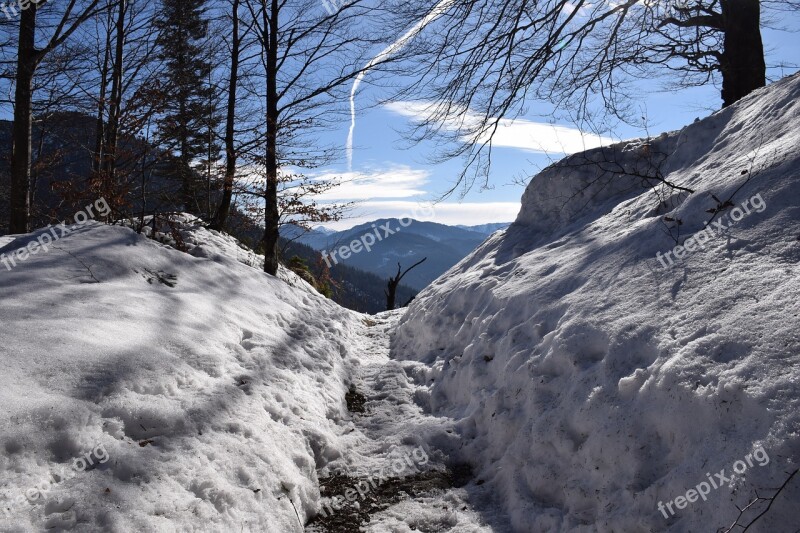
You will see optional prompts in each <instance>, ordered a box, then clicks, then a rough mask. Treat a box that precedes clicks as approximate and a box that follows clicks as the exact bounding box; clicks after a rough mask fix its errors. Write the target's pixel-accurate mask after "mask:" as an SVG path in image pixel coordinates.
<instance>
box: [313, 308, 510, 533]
mask: <svg viewBox="0 0 800 533" xmlns="http://www.w3.org/2000/svg"><path fill="white" fill-rule="evenodd" d="M401 314H402V312H397V313H387V314H382V315H379V316H378V317H374V318H373V319H367V320H366V321H365V324H364V328H363V330H362V332H361V335H360V338H359V339H358V341H357V344H356V345H354V346H352V347H351V350H352V351H353V352H354V353H355V354H357V355H358V359H359V360H360V361H361V366H360V367H357V368H356V369H355V371H354V382H353V388H351V392H353V391H355V392H356V394H350V395H348V405H349V407H350V409H351V411H359V410H360V407H361V405H362V404H363V408H362V409H361V410H363V411H364V412H363V413H358V412H355V413H353V416H352V419H351V420H350V421H349V422H348V423H347V424H346V425H344V426H343V427H342V436H341V438H342V441H343V443H344V448H345V449H346V451H345V453H344V457H342V458H340V459H338V460H337V461H335V462H333V463H331V464H329V465H328V466H326V467H325V468H324V469H323V470H322V471H321V472H320V480H321V484H322V487H323V496H324V497H325V498H324V500H323V510H324V513H323V514H324V515H325V516H326V517H325V518H323V519H322V520H317V521H316V522H315V523H312V524H311V525H310V526H309V527H308V528H307V529H306V531H308V532H315V533H317V532H340V531H341V532H344V531H349V532H352V531H357V530H358V529H357V528H358V527H359V526H360V527H361V528H362V530H363V531H367V532H376V533H377V532H398V533H400V532H409V531H430V532H434V531H436V532H438V531H454V532H492V531H504V530H505V529H506V528H505V527H502V526H498V524H499V523H500V520H499V519H498V517H493V516H491V512H487V510H486V509H483V508H484V507H486V508H491V507H494V508H495V509H496V508H497V506H496V505H491V503H489V502H491V497H490V495H489V494H486V489H485V488H484V487H483V486H482V483H481V482H480V481H479V480H476V479H473V478H472V474H471V472H470V469H469V467H468V466H467V465H459V464H446V462H445V460H444V458H445V455H444V454H443V453H442V450H451V451H452V450H456V449H457V448H458V447H459V441H458V437H457V436H456V431H455V430H454V429H453V427H452V423H451V421H449V420H447V419H443V418H439V417H434V416H431V415H429V414H426V413H425V412H424V409H423V407H421V405H420V404H422V405H424V404H425V403H426V402H425V398H426V395H427V388H426V387H424V386H423V384H424V383H427V382H428V381H430V379H431V378H430V376H429V375H428V373H427V372H428V370H427V367H424V366H423V365H420V364H419V363H416V362H407V361H393V360H391V359H390V358H389V343H390V334H391V332H392V331H393V330H394V328H395V326H396V324H397V322H398V320H399V318H400V316H401ZM362 395H363V396H362ZM364 400H365V402H364ZM448 455H450V456H452V455H453V454H452V453H449V454H448ZM348 491H349V495H350V500H355V501H354V502H352V503H348V502H347V499H346V495H347V494H348ZM337 497H338V498H337ZM336 501H338V502H340V504H339V506H340V507H341V509H340V510H336V509H335V506H334V505H333V503H334V502H336ZM326 504H327V507H326ZM476 507H480V508H481V510H478V509H476ZM489 523H491V524H492V525H491V526H490V525H489Z"/></svg>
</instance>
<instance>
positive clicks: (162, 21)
mask: <svg viewBox="0 0 800 533" xmlns="http://www.w3.org/2000/svg"><path fill="white" fill-rule="evenodd" d="M205 4H206V0H162V2H161V10H160V12H159V13H158V14H157V17H156V20H155V26H156V28H158V30H159V37H158V40H157V43H158V46H159V49H160V58H161V60H162V61H163V62H164V65H165V70H166V72H165V78H164V89H165V101H164V104H163V114H162V117H161V118H160V120H159V121H158V126H159V141H160V143H161V144H162V145H163V146H164V147H165V148H167V149H169V150H170V151H172V152H173V153H177V158H178V168H179V170H178V173H179V176H178V178H179V180H180V183H181V195H182V202H183V206H184V209H185V210H186V211H188V212H191V213H200V212H201V209H200V207H199V204H198V200H197V192H198V189H199V185H200V178H198V177H197V176H196V175H195V173H194V171H193V170H192V162H193V161H194V160H195V159H196V158H197V157H200V156H203V155H205V154H207V153H208V138H209V129H210V128H213V127H215V124H210V123H209V116H212V115H213V109H210V107H211V106H212V104H211V102H213V101H214V98H213V88H212V87H211V86H210V85H209V83H208V79H209V73H210V71H211V65H210V63H209V61H208V55H207V53H206V51H205V49H204V46H203V44H204V38H205V36H206V32H207V29H208V21H207V20H204V19H203V12H204V11H205V10H206V6H205Z"/></svg>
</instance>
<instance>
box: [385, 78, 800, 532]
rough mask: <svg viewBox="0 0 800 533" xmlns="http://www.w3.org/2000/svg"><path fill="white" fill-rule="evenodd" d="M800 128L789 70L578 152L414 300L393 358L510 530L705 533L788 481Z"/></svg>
mask: <svg viewBox="0 0 800 533" xmlns="http://www.w3.org/2000/svg"><path fill="white" fill-rule="evenodd" d="M798 124H800V76H794V77H792V78H789V79H786V80H783V81H781V82H779V83H776V84H774V85H772V86H771V87H769V88H767V89H764V90H761V91H758V92H756V93H754V94H752V95H751V96H750V97H748V98H746V99H744V100H743V101H741V102H740V103H738V104H737V105H735V106H733V107H731V108H728V109H725V110H723V111H720V112H718V113H716V114H714V115H712V116H711V117H709V118H707V119H705V120H701V121H698V122H696V123H694V124H692V125H690V126H688V127H686V128H684V129H683V130H681V131H679V132H673V133H670V134H665V135H662V136H661V137H659V138H658V139H653V140H650V141H647V142H645V141H639V142H635V143H623V144H620V145H617V146H614V147H610V148H605V149H597V150H592V151H589V152H586V153H584V154H576V155H575V156H571V157H570V158H567V159H566V160H564V161H563V162H561V163H559V164H557V165H554V166H552V167H550V168H548V169H546V170H545V171H543V172H542V173H541V174H540V175H539V176H537V177H535V178H534V179H533V180H532V182H531V184H530V186H529V187H528V190H527V191H526V193H525V196H524V198H523V203H522V210H521V212H520V214H519V217H518V219H517V221H516V222H515V224H514V225H512V226H511V227H510V228H509V229H508V230H507V231H506V232H504V233H499V234H495V235H494V236H492V237H491V238H490V239H489V240H488V241H487V242H486V243H484V244H483V245H482V246H481V247H480V248H479V249H478V250H477V251H476V252H475V253H473V254H472V255H471V256H470V257H468V258H466V259H465V260H464V261H462V262H461V263H460V264H459V265H457V266H456V267H454V268H453V269H452V270H451V271H449V272H448V273H447V274H445V275H444V276H443V277H442V278H440V279H439V280H437V281H436V282H435V283H434V284H433V285H432V286H431V287H429V288H428V289H427V290H426V291H424V292H423V294H421V295H420V296H419V297H418V298H417V299H416V300H415V302H414V303H413V305H412V307H411V308H410V310H409V311H408V313H407V314H406V316H405V317H404V319H403V322H402V323H401V325H400V327H399V329H398V332H397V335H396V338H395V339H394V343H393V354H394V355H395V356H397V357H399V358H401V359H413V360H417V361H422V362H425V363H426V364H427V365H428V366H429V372H430V377H431V379H432V380H433V384H432V385H431V394H430V400H429V403H430V405H429V407H430V409H432V410H433V411H434V412H436V413H439V414H440V415H442V416H448V417H452V418H455V419H458V420H459V423H458V428H459V430H460V433H461V436H462V438H463V440H464V446H463V448H462V453H463V455H464V458H466V459H467V460H469V461H471V462H473V463H474V464H475V466H476V475H477V476H479V477H481V478H483V479H486V480H487V481H488V482H490V483H492V484H493V485H494V486H495V487H496V489H497V490H498V491H499V493H500V497H501V499H503V500H504V501H505V502H506V506H507V511H508V513H509V514H510V516H511V519H512V521H513V523H514V527H515V529H516V530H518V531H526V532H527V531H586V532H590V531H607V532H611V531H616V532H620V531H624V532H626V533H628V532H649V531H715V530H716V528H718V527H721V526H726V527H727V526H729V525H731V524H732V523H733V522H734V521H735V520H736V518H737V515H738V511H737V509H736V507H735V505H739V506H740V507H742V506H744V505H745V504H747V503H748V502H749V501H750V500H751V499H752V498H753V497H754V490H755V489H766V488H774V487H778V486H780V485H781V484H782V483H783V482H784V481H785V480H786V479H787V477H788V473H790V472H791V471H793V470H795V469H796V468H797V467H798V463H800V433H799V432H800V409H799V408H800V333H799V332H798V325H799V324H800V321H799V320H798V312H800V303H798V300H799V297H800V277H799V276H798V273H799V272H798V259H800V242H798V240H799V239H800V237H799V235H800V227H798V222H799V221H800V207H798V205H797V198H798V197H800V179H798V171H800V159H799V158H798V154H797V146H798V141H799V140H800V130H798ZM587 163H594V164H587ZM656 171H658V172H656ZM642 175H649V176H656V177H658V178H660V179H663V180H666V181H668V182H670V183H672V184H674V185H678V186H680V187H685V188H688V189H692V190H694V193H692V194H687V193H682V192H681V191H680V190H675V189H670V188H666V187H662V186H659V187H656V188H649V189H645V188H643V187H642V178H641V176H642ZM729 198H730V204H728V203H727V200H728V199H729ZM759 198H760V199H761V200H763V201H759ZM720 208H722V209H721V211H720V212H719V213H717V214H716V215H714V214H713V213H712V212H710V211H715V210H717V209H720ZM734 208H736V209H734ZM746 211H747V212H746ZM712 216H714V217H715V218H714V221H713V222H712V224H711V227H713V228H715V229H714V230H711V231H713V233H712V232H711V231H707V230H706V229H705V228H706V226H705V223H706V222H708V221H709V220H710V219H711V218H712ZM735 218H738V219H740V220H739V221H738V222H734V220H733V219H735ZM715 224H716V225H715ZM719 224H723V226H724V228H722V229H720V228H719ZM698 232H702V233H703V234H704V235H705V236H704V237H700V236H698V237H694V238H693V239H692V241H690V242H688V243H686V244H687V245H689V246H690V248H691V249H692V250H693V251H691V252H685V251H684V252H682V251H681V250H677V255H679V256H681V257H682V259H676V257H675V255H676V251H675V250H674V248H675V247H676V244H677V243H676V240H675V239H678V241H679V242H681V243H684V239H686V238H687V237H688V236H691V235H695V234H698V235H699V233H698ZM693 243H694V244H693ZM698 243H702V247H700V246H699V244H698ZM668 252H669V253H671V255H666V256H665V254H666V253H668ZM657 254H659V255H658V258H657ZM671 262H672V264H670V263H671ZM664 265H666V266H667V268H665V266H664ZM762 447H763V454H762V453H761V452H756V455H753V450H754V449H757V450H760V449H761V448H762ZM765 456H766V458H767V460H768V462H767V463H766V464H764V465H763V466H762V463H764V457H765ZM748 457H749V458H748ZM759 457H761V460H760V461H759V460H758V458H759ZM737 461H740V462H739V463H737ZM748 463H749V464H748ZM742 464H745V465H746V468H744V469H743V468H742V466H741V465H742ZM734 468H736V469H737V470H739V471H743V473H740V474H737V475H736V476H735V478H734V479H733V480H732V481H730V483H728V482H727V479H726V485H725V486H723V487H721V488H711V489H710V490H708V493H707V494H703V498H700V497H699V494H698V493H697V490H695V492H694V494H691V493H690V492H688V491H690V490H691V489H696V488H697V487H701V488H700V489H699V490H701V491H702V492H706V490H705V486H702V485H700V484H701V483H706V484H709V483H708V482H709V481H712V480H713V481H715V482H716V479H717V478H716V473H719V472H720V471H721V470H723V469H724V470H725V473H724V477H725V478H729V477H730V474H731V473H733V470H734ZM709 476H710V477H711V480H709ZM772 493H774V491H772V492H770V491H768V490H759V494H761V495H770V494H772ZM687 497H688V498H689V499H690V500H696V501H687ZM799 501H800V475H798V477H796V478H795V479H794V482H793V483H792V484H790V485H789V486H788V487H787V488H786V490H785V491H784V492H783V493H782V494H781V495H780V497H779V498H778V499H777V500H776V502H775V504H774V505H773V507H772V509H771V510H770V512H769V513H768V514H767V515H766V516H765V517H764V518H762V519H761V520H760V521H759V522H758V523H757V525H758V526H760V527H762V528H763V529H758V530H757V531H795V530H796V529H797V527H798V526H799V525H800V505H798V502H799ZM659 502H661V503H662V504H663V505H664V509H665V511H663V512H662V511H660V510H659V508H658V504H659ZM667 503H669V504H670V505H671V507H667V506H666V504H667ZM668 509H671V510H672V512H670V511H669V510H668ZM760 509H763V506H762V507H760V508H759V510H760ZM753 517H754V513H752V512H750V513H748V514H747V515H746V516H745V518H747V519H748V520H749V519H752V518H753ZM790 526H794V527H792V528H791V529H789V528H790ZM751 530H753V528H751Z"/></svg>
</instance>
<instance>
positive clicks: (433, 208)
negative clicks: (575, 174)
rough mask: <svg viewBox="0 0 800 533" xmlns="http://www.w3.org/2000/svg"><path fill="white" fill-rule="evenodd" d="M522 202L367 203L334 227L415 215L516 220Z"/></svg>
mask: <svg viewBox="0 0 800 533" xmlns="http://www.w3.org/2000/svg"><path fill="white" fill-rule="evenodd" d="M519 209H520V203H519V202H462V203H456V202H443V203H438V204H430V203H421V202H413V201H403V200H396V201H372V202H363V203H360V204H359V205H358V207H357V208H356V210H355V211H354V212H353V213H351V214H350V218H348V219H347V220H342V221H340V222H336V223H333V224H326V226H328V227H329V228H331V229H336V230H343V229H348V228H351V227H353V226H357V225H358V224H363V223H365V222H371V221H373V220H375V219H378V218H400V217H406V216H407V217H411V218H413V219H415V220H424V221H429V222H437V223H439V224H447V225H449V226H455V225H458V224H463V225H466V226H477V225H479V224H488V223H492V222H512V221H514V220H515V219H516V218H517V213H518V212H519Z"/></svg>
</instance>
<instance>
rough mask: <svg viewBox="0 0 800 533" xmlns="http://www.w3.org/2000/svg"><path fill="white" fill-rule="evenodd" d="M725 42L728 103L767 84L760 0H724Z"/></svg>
mask: <svg viewBox="0 0 800 533" xmlns="http://www.w3.org/2000/svg"><path fill="white" fill-rule="evenodd" d="M722 19H723V26H724V28H725V43H724V50H723V53H722V60H721V62H720V70H721V71H722V101H723V107H727V106H729V105H731V104H733V103H735V102H737V101H738V100H740V99H742V98H744V97H745V96H747V95H748V94H750V93H751V92H753V91H755V90H756V89H760V88H761V87H764V86H765V85H766V84H767V79H766V71H767V67H766V63H765V61H764V43H763V42H762V40H761V4H760V1H759V0H722Z"/></svg>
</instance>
